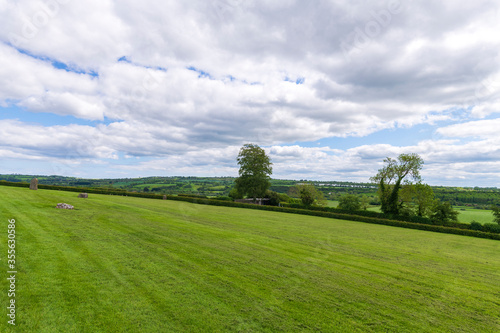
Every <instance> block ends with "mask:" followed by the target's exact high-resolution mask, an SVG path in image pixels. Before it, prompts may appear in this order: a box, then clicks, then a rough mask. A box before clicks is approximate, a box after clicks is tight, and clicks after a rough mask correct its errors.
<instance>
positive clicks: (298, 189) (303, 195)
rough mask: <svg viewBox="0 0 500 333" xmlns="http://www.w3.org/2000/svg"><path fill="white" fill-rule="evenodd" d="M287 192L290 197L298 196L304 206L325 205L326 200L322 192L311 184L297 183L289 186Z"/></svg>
mask: <svg viewBox="0 0 500 333" xmlns="http://www.w3.org/2000/svg"><path fill="white" fill-rule="evenodd" d="M288 194H289V195H290V196H291V197H294V198H299V199H300V201H301V203H302V205H304V206H305V207H311V206H312V205H315V206H325V205H326V200H325V196H324V195H323V192H320V191H318V189H317V188H316V187H315V186H314V185H313V184H310V183H308V184H298V185H295V186H294V187H291V188H290V190H289V192H288Z"/></svg>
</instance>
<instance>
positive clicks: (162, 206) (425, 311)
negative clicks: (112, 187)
mask: <svg viewBox="0 0 500 333" xmlns="http://www.w3.org/2000/svg"><path fill="white" fill-rule="evenodd" d="M58 202H66V203H69V204H72V205H74V206H75V207H76V210H73V211H67V210H58V209H55V208H54V207H55V205H56V204H57V203H58ZM9 219H15V220H16V265H17V267H16V268H17V270H18V273H17V275H16V278H17V280H16V297H15V300H16V305H17V307H16V327H15V329H12V327H10V325H9V324H7V320H8V317H7V316H6V314H7V309H6V307H7V306H8V305H7V302H8V300H9V298H8V297H7V291H8V289H9V286H8V283H7V279H6V278H7V277H8V274H7V271H8V268H7V262H6V261H7V258H6V257H7V246H6V243H7V221H8V220H9ZM0 220H1V221H2V224H1V225H2V226H3V227H2V228H3V230H2V232H1V233H0V234H1V235H2V236H0V246H1V247H0V253H2V255H1V256H2V257H0V259H1V260H0V265H2V269H1V270H0V286H1V287H0V290H2V291H1V297H0V299H1V303H2V309H4V310H2V311H4V314H2V318H3V320H2V321H1V322H0V332H14V331H18V332H498V331H500V242H499V241H494V240H487V239H479V238H472V237H464V236H456V235H448V234H439V233H431V232H425V231H418V230H410V229H400V228H394V227H387V226H381V225H373V224H365V223H359V222H349V221H341V220H333V219H326V218H317V217H310V216H303V215H293V214H285V213H277V212H266V211H258V210H246V209H238V208H227V207H215V206H203V205H195V204H190V203H184V202H174V201H163V200H151V199H140V198H131V197H119V196H100V195H93V194H91V195H90V197H89V199H79V198H77V193H71V192H59V191H48V190H38V191H30V190H28V189H25V188H9V187H3V186H0Z"/></svg>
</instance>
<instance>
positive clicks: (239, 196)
mask: <svg viewBox="0 0 500 333" xmlns="http://www.w3.org/2000/svg"><path fill="white" fill-rule="evenodd" d="M229 196H230V197H231V198H233V200H236V199H243V194H241V193H240V192H239V191H238V189H237V188H236V187H233V188H232V189H231V191H229Z"/></svg>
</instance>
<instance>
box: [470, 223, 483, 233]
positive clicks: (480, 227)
mask: <svg viewBox="0 0 500 333" xmlns="http://www.w3.org/2000/svg"><path fill="white" fill-rule="evenodd" d="M470 229H471V230H480V231H481V230H483V225H482V224H481V223H479V222H476V221H472V222H471V223H470Z"/></svg>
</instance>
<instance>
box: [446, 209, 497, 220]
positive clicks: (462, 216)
mask: <svg viewBox="0 0 500 333" xmlns="http://www.w3.org/2000/svg"><path fill="white" fill-rule="evenodd" d="M453 208H454V209H455V210H456V211H457V212H458V213H459V214H458V221H459V222H464V223H470V222H472V221H476V222H479V223H481V224H484V223H494V221H493V213H492V211H491V210H486V209H474V208H469V207H465V206H463V207H462V206H455V207H453Z"/></svg>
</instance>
